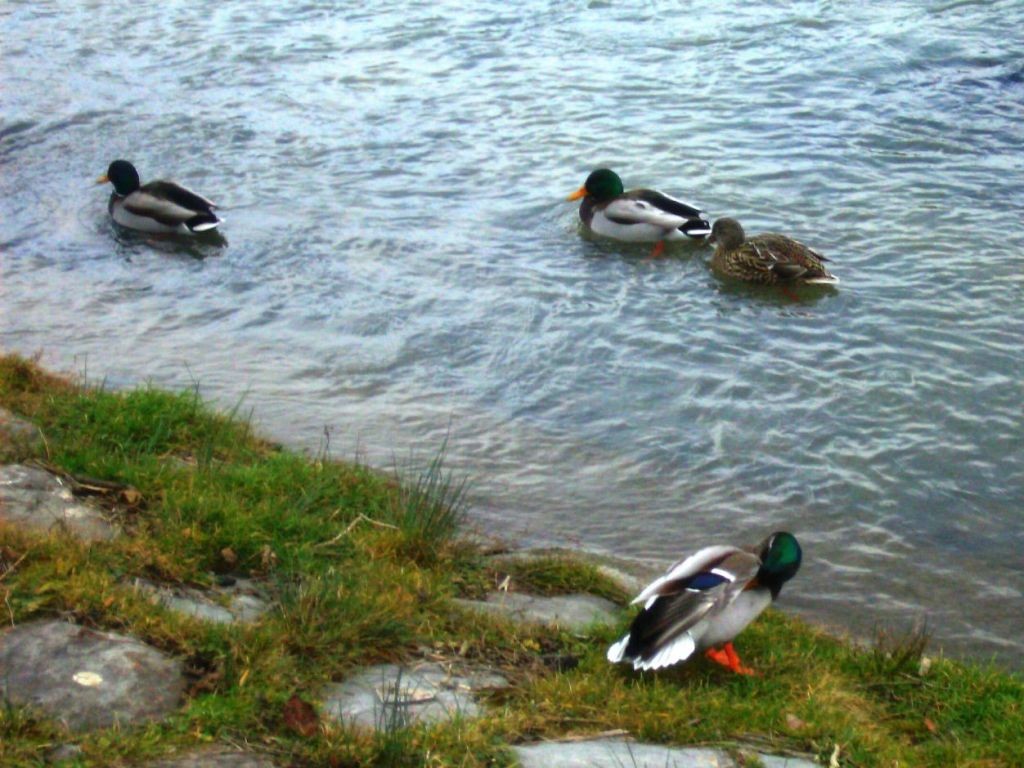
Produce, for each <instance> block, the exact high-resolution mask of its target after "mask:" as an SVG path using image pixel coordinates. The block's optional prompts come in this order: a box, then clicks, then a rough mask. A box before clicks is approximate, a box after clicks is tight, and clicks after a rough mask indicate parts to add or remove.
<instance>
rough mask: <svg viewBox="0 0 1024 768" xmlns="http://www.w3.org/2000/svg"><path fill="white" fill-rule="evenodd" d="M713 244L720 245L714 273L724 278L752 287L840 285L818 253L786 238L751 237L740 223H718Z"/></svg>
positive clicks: (714, 260)
mask: <svg viewBox="0 0 1024 768" xmlns="http://www.w3.org/2000/svg"><path fill="white" fill-rule="evenodd" d="M709 242H712V243H717V246H716V247H715V253H714V255H713V256H712V257H711V269H712V270H713V271H715V272H716V273H718V274H719V275H721V276H722V277H732V278H735V279H737V280H745V281H747V282H748V283H762V284H766V285H774V284H776V283H819V284H832V283H838V282H839V278H838V277H835V276H834V275H832V274H830V273H829V271H828V270H827V269H825V265H824V264H822V262H824V261H828V259H826V258H825V257H824V256H822V255H821V254H820V253H818V252H817V251H813V250H811V249H810V248H808V247H807V246H806V245H804V244H803V243H801V242H798V241H797V240H794V239H793V238H791V237H786V236H785V235H776V234H773V233H766V234H763V235H755V236H754V237H747V236H746V234H745V233H744V232H743V227H742V226H741V225H740V223H739V222H738V221H736V219H718V220H717V221H716V222H715V226H714V227H712V229H711V237H710V238H709Z"/></svg>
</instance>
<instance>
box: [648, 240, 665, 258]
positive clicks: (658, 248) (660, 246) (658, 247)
mask: <svg viewBox="0 0 1024 768" xmlns="http://www.w3.org/2000/svg"><path fill="white" fill-rule="evenodd" d="M664 254H665V241H664V240H659V241H658V242H656V243H655V244H654V250H653V251H651V258H652V259H657V258H659V257H661V256H663V255H664Z"/></svg>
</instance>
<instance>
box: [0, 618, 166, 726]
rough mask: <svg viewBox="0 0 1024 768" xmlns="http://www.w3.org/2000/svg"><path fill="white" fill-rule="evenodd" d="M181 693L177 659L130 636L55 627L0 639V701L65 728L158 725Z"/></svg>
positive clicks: (35, 625)
mask: <svg viewBox="0 0 1024 768" xmlns="http://www.w3.org/2000/svg"><path fill="white" fill-rule="evenodd" d="M184 688H185V680H184V678H183V676H182V666H181V662H180V661H177V660H175V659H172V658H170V657H168V656H165V655H164V654H162V653H160V651H157V650H156V649H154V648H151V647H149V646H148V645H145V644H144V643H141V642H139V641H138V640H136V639H134V638H131V637H126V636H124V635H117V634H114V633H111V632H98V631H96V630H92V629H87V628H85V627H79V626H75V625H74V624H67V623H65V622H62V621H38V622H32V623H29V624H23V625H21V626H18V627H15V628H14V629H11V630H8V631H7V632H5V633H4V634H2V635H0V697H2V698H3V699H4V700H7V701H10V702H12V703H14V704H19V705H28V706H33V707H38V708H40V709H42V710H43V711H44V712H46V713H47V714H48V715H49V716H51V717H53V718H55V719H57V720H60V721H62V722H64V723H65V724H66V725H67V726H68V727H69V728H71V729H72V730H91V729H94V728H105V727H107V726H110V725H113V724H114V723H119V724H121V725H130V724H133V723H136V722H141V721H147V720H157V719H160V718H162V717H163V716H165V715H167V714H168V713H170V712H172V711H173V710H174V709H176V708H177V706H178V701H179V700H180V699H181V695H182V692H183V691H184Z"/></svg>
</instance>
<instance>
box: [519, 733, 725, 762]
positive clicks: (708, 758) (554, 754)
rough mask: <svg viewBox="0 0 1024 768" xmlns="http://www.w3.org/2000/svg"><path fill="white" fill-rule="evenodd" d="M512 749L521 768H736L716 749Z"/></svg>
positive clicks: (609, 745) (626, 745) (616, 744)
mask: <svg viewBox="0 0 1024 768" xmlns="http://www.w3.org/2000/svg"><path fill="white" fill-rule="evenodd" d="M512 749H513V751H514V752H515V753H516V756H517V757H518V758H519V764H520V766H522V768H736V763H735V761H734V760H733V759H732V758H731V757H730V756H729V755H728V754H727V753H725V752H723V751H722V750H719V749H707V748H705V747H665V746H662V745H660V744H637V743H635V742H631V741H625V740H622V739H595V740H592V741H573V742H544V743H541V744H530V745H528V746H519V747H513V748H512Z"/></svg>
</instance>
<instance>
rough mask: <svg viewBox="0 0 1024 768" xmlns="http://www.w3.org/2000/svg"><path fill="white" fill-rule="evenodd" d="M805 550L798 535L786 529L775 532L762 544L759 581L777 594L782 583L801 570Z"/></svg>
mask: <svg viewBox="0 0 1024 768" xmlns="http://www.w3.org/2000/svg"><path fill="white" fill-rule="evenodd" d="M802 559H803V550H801V549H800V543H799V542H798V541H797V540H796V536H794V535H793V534H791V533H786V532H785V531H778V532H777V533H773V534H772V535H771V536H769V537H768V538H767V539H765V540H764V543H763V544H762V545H761V568H760V570H759V571H758V573H757V582H758V583H759V584H762V585H764V586H767V587H768V588H770V589H771V591H772V596H773V597H774V596H776V595H778V593H779V590H781V589H782V585H783V584H785V583H786V582H787V581H789V580H790V579H791V578H793V577H794V576H795V575H796V572H797V571H799V570H800V562H801V560H802Z"/></svg>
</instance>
